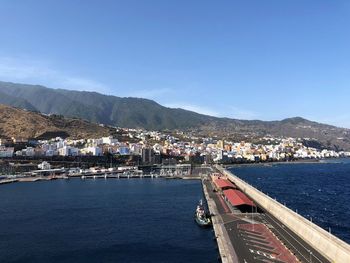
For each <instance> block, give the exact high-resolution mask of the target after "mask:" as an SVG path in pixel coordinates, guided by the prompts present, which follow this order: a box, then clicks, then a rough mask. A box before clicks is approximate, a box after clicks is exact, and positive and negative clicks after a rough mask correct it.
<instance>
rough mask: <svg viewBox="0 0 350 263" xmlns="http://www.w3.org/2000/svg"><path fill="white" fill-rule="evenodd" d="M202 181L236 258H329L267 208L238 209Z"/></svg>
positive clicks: (317, 260)
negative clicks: (242, 211) (253, 210)
mask: <svg viewBox="0 0 350 263" xmlns="http://www.w3.org/2000/svg"><path fill="white" fill-rule="evenodd" d="M204 183H205V184H206V186H207V189H208V192H209V197H210V198H212V199H213V200H214V202H215V204H216V206H217V210H218V213H219V214H218V215H214V216H220V217H221V219H222V221H223V224H224V226H225V229H226V231H227V233H228V236H229V239H230V240H228V242H231V243H232V245H233V247H234V250H235V252H236V254H237V257H238V259H239V262H242V263H251V262H276V263H277V262H279V263H281V262H288V263H291V262H310V263H311V262H313V263H315V262H316V263H320V262H322V263H326V262H329V261H327V260H326V259H325V258H324V257H322V256H321V255H320V254H319V253H318V252H317V251H316V250H315V249H313V248H312V247H311V246H309V245H308V244H307V243H306V242H304V241H303V240H302V239H301V238H299V237H298V236H297V235H295V234H294V233H293V232H292V231H290V230H289V229H288V228H287V227H286V226H284V225H283V224H281V223H280V222H279V221H278V220H276V218H274V217H273V216H271V215H270V214H269V213H267V212H266V211H263V210H262V209H260V211H262V212H259V213H239V211H238V210H237V209H235V208H233V207H230V205H228V204H227V203H226V201H225V200H224V199H223V198H222V196H221V194H220V193H218V192H214V191H213V186H212V183H211V182H210V181H209V180H206V181H204Z"/></svg>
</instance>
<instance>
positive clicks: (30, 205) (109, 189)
mask: <svg viewBox="0 0 350 263" xmlns="http://www.w3.org/2000/svg"><path fill="white" fill-rule="evenodd" d="M201 197H202V189H201V185H200V182H199V181H184V180H182V181H181V180H168V181H167V180H161V179H154V180H151V179H149V180H148V179H130V180H127V179H125V180H85V181H81V180H80V179H73V180H66V181H65V180H59V181H51V182H35V183H15V184H8V185H2V186H1V187H0V262H2V263H4V262H217V255H218V252H217V250H216V243H215V242H214V240H213V233H212V231H211V230H210V229H208V230H205V229H201V228H199V227H198V226H197V225H196V224H195V222H194V220H193V213H194V209H195V207H196V205H197V202H198V200H199V199H200V198H201Z"/></svg>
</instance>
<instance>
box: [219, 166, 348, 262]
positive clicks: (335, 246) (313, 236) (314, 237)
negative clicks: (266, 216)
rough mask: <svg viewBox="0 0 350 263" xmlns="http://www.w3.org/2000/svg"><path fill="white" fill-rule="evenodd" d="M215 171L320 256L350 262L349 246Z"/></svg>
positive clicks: (335, 260) (243, 184)
mask: <svg viewBox="0 0 350 263" xmlns="http://www.w3.org/2000/svg"><path fill="white" fill-rule="evenodd" d="M217 169H218V170H219V171H221V172H222V173H223V174H224V175H226V176H227V177H228V178H229V179H230V180H232V182H234V183H235V184H236V185H237V186H238V187H239V188H240V189H241V190H242V191H243V192H244V193H246V194H247V195H249V196H250V197H251V198H252V199H253V200H254V201H255V202H256V203H258V204H259V205H260V206H261V207H262V208H264V209H265V210H266V211H268V212H269V213H270V214H271V215H273V216H274V217H275V218H277V219H278V220H279V221H280V222H281V223H283V224H284V225H286V226H287V227H288V228H289V229H290V230H292V231H293V232H294V233H296V234H297V235H298V236H300V237H301V238H302V239H303V240H304V241H305V242H307V243H309V244H310V245H311V246H312V247H313V248H315V249H316V250H318V251H319V252H320V254H321V255H323V256H324V257H325V258H327V259H328V260H329V261H331V262H337V263H338V262H339V263H349V262H350V245H349V244H347V243H345V242H344V241H342V240H340V239H339V238H337V237H335V236H334V235H332V234H330V233H328V232H327V231H325V230H324V229H322V228H321V227H319V226H317V225H315V224H314V223H312V222H310V221H309V220H307V219H305V218H304V217H302V216H301V215H299V214H297V213H295V212H294V211H292V210H291V209H289V208H287V207H285V206H284V205H282V204H280V203H279V202H277V201H276V200H274V199H272V198H271V197H269V196H267V195H265V194H264V193H262V192H260V191H259V190H257V189H256V188H254V187H253V186H251V185H249V184H248V183H246V182H245V181H243V180H241V179H240V178H238V177H237V176H235V175H233V174H232V173H231V172H229V171H227V170H225V169H223V168H222V167H219V166H217Z"/></svg>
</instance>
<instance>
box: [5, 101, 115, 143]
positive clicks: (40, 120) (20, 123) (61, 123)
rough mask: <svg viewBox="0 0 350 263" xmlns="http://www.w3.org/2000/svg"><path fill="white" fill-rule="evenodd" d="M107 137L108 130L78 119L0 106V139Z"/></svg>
mask: <svg viewBox="0 0 350 263" xmlns="http://www.w3.org/2000/svg"><path fill="white" fill-rule="evenodd" d="M107 135H109V129H108V128H105V127H100V126H99V125H97V124H93V123H89V122H87V121H82V120H79V119H69V118H64V117H62V116H57V115H56V116H45V115H42V114H39V113H35V112H30V111H26V110H22V109H18V108H14V107H9V106H5V105H2V104H0V138H1V137H7V138H10V137H17V138H51V137H55V136H63V137H72V138H97V137H102V136H107Z"/></svg>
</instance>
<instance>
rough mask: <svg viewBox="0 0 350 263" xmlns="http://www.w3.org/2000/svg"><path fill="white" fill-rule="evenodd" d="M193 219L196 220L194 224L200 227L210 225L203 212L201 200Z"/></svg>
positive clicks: (207, 217) (208, 218)
mask: <svg viewBox="0 0 350 263" xmlns="http://www.w3.org/2000/svg"><path fill="white" fill-rule="evenodd" d="M194 219H195V220H196V223H197V224H198V225H199V226H201V227H208V226H210V225H211V219H210V217H209V216H207V213H206V212H205V209H204V205H203V201H202V200H200V202H199V204H198V205H197V209H196V212H195V214H194Z"/></svg>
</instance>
